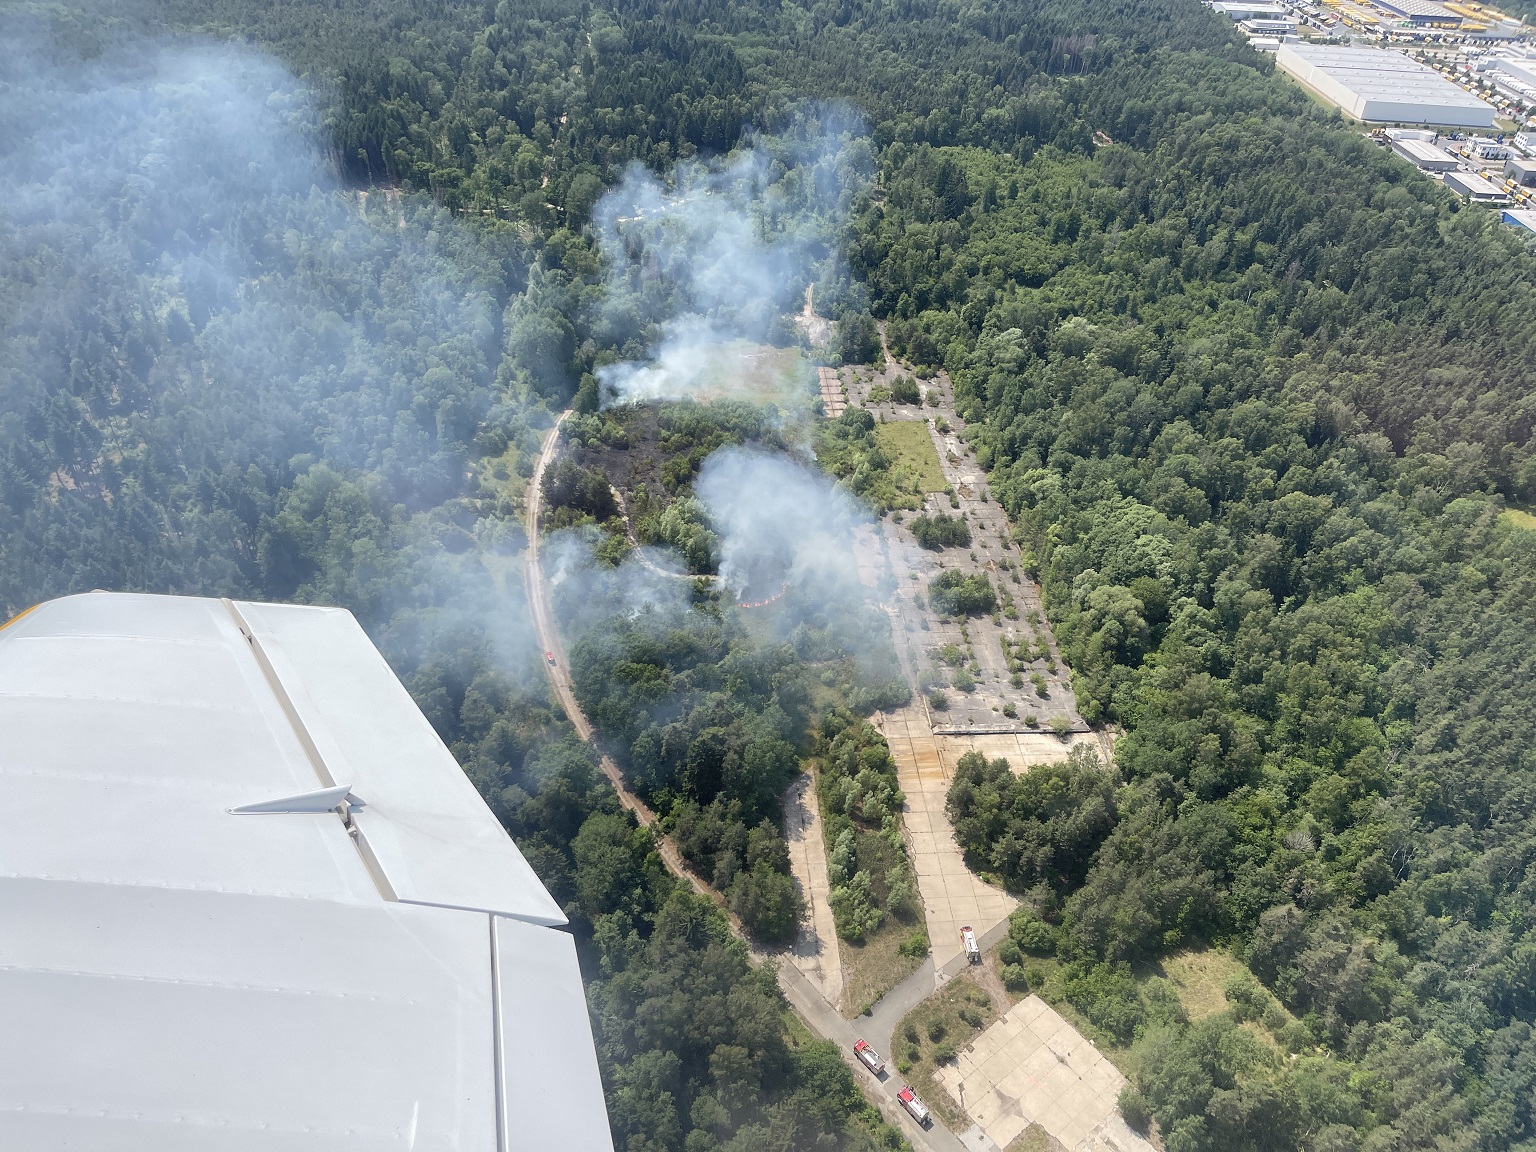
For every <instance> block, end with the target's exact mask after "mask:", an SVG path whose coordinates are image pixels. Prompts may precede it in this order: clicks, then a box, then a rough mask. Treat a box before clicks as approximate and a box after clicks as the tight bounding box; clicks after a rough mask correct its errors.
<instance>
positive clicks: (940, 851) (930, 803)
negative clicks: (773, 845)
mask: <svg viewBox="0 0 1536 1152" xmlns="http://www.w3.org/2000/svg"><path fill="white" fill-rule="evenodd" d="M875 719H876V723H877V725H878V726H879V728H880V731H881V732H882V733H883V734H884V735H885V739H886V742H887V743H888V744H889V745H890V748H891V757H892V758H893V759H894V760H895V761H896V779H897V782H898V783H899V784H900V785H901V790H902V792H904V793H905V794H906V797H907V803H906V809H905V812H904V819H905V823H906V831H907V842H908V845H909V847H910V849H911V854H912V870H913V872H914V873H915V874H916V876H917V888H918V892H919V893H920V894H921V895H922V898H923V914H924V916H925V918H926V920H927V923H928V939H929V941H930V942H931V944H932V948H933V962H934V965H935V967H937V968H943V967H944V965H945V964H947V963H949V961H951V960H953V959H954V958H956V957H957V956H959V955H960V953H961V951H962V945H961V943H960V928H961V926H962V925H966V924H968V925H970V926H971V927H972V928H974V929H975V930H976V934H977V935H978V936H980V935H983V934H985V933H986V931H987V930H988V929H990V928H991V927H992V926H993V925H995V924H997V923H999V922H1001V921H1003V920H1006V919H1007V918H1008V915H1009V914H1010V913H1011V912H1012V911H1013V910H1014V908H1016V907H1017V906H1018V901H1017V900H1015V899H1014V898H1013V897H1012V896H1009V895H1008V894H1007V893H1006V892H1004V891H1003V890H1002V889H1001V888H994V887H993V886H992V885H990V884H988V883H986V882H985V881H983V880H982V879H981V878H980V877H978V876H977V875H976V874H975V873H973V872H972V871H971V870H970V869H969V868H967V867H966V866H965V859H964V857H963V856H961V854H960V846H959V845H958V844H956V843H955V834H954V830H953V829H952V828H951V827H950V824H949V817H948V816H947V815H946V814H945V812H944V798H945V796H946V794H947V793H948V791H949V783H950V781H951V780H952V779H953V778H954V769H953V767H952V766H951V767H948V768H946V766H945V763H944V759H943V757H942V756H941V755H940V753H939V747H938V743H937V741H936V739H935V737H934V735H933V730H932V729H931V728H930V727H929V725H928V717H927V715H926V713H925V712H924V710H923V708H922V706H921V705H914V706H909V707H907V708H903V709H901V710H900V711H897V712H883V713H880V714H879V715H878V716H877V717H876V718H875Z"/></svg>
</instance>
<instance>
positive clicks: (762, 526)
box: [694, 448, 870, 603]
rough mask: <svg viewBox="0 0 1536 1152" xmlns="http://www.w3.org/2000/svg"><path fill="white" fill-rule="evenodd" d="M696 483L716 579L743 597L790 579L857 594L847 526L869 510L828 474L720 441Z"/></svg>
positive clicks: (842, 596) (769, 591)
mask: <svg viewBox="0 0 1536 1152" xmlns="http://www.w3.org/2000/svg"><path fill="white" fill-rule="evenodd" d="M694 491H695V492H697V493H698V496H699V499H700V500H702V501H703V502H704V506H705V508H706V509H708V511H709V517H710V521H711V522H712V524H713V525H714V529H715V533H716V535H717V536H718V537H719V541H720V543H719V553H720V579H721V581H722V582H723V583H724V584H725V586H726V587H727V588H729V589H730V590H731V591H732V592H733V593H735V594H736V595H737V596H739V597H740V598H742V599H747V600H760V599H763V598H765V597H767V596H771V595H774V594H775V593H777V592H778V591H779V590H780V588H781V587H782V586H783V585H784V584H786V583H788V584H791V585H796V586H809V587H812V588H814V589H815V590H816V592H817V594H818V595H820V596H822V597H824V598H826V599H827V600H828V601H829V602H830V603H835V602H836V601H838V600H842V601H845V602H846V601H849V600H853V601H862V600H863V599H864V595H865V594H864V589H863V588H862V587H861V585H860V584H859V574H858V566H857V564H856V563H855V561H854V557H853V551H852V546H853V529H854V527H855V526H856V525H857V524H859V523H861V522H866V521H868V520H869V519H870V517H869V514H868V513H867V512H866V511H865V510H864V509H862V508H860V507H859V506H858V505H857V504H856V503H855V502H854V500H853V499H852V498H851V497H850V496H849V495H848V494H847V493H846V492H844V491H842V490H841V489H838V488H835V487H833V485H832V483H831V481H830V480H828V479H827V477H826V476H824V475H822V474H821V473H818V472H813V471H811V470H810V469H809V468H807V467H805V466H804V465H803V464H799V463H797V462H795V461H794V460H792V459H790V458H789V457H787V456H784V455H770V454H768V453H765V452H755V451H750V450H745V449H740V448H722V449H720V450H719V451H718V452H715V453H714V454H712V455H711V456H710V457H709V459H707V460H705V461H704V467H703V468H702V469H701V470H700V472H699V478H698V480H697V481H696V482H695V484H694Z"/></svg>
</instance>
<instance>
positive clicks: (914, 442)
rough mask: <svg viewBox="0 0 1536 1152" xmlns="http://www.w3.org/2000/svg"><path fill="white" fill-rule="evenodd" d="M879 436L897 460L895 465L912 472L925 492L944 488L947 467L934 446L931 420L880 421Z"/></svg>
mask: <svg viewBox="0 0 1536 1152" xmlns="http://www.w3.org/2000/svg"><path fill="white" fill-rule="evenodd" d="M875 439H876V440H878V441H879V442H880V447H881V448H882V449H884V451H885V453H886V455H888V456H889V457H890V458H891V460H892V461H893V462H894V464H893V466H894V467H896V468H902V469H905V470H906V471H907V472H909V473H911V475H912V476H913V477H914V478H915V479H916V480H917V484H918V487H919V488H920V489H921V490H922V491H923V492H942V491H944V470H943V469H942V468H940V467H939V454H938V453H937V452H935V451H934V449H933V438H932V437H931V436H929V435H928V425H927V424H925V423H923V422H922V421H921V420H894V421H892V422H890V423H889V424H877V425H876V426H875Z"/></svg>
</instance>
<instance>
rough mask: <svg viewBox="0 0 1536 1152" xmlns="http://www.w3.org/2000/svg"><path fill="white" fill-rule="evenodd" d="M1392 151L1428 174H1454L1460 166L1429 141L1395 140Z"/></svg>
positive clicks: (1454, 158)
mask: <svg viewBox="0 0 1536 1152" xmlns="http://www.w3.org/2000/svg"><path fill="white" fill-rule="evenodd" d="M1392 151H1394V152H1396V153H1397V154H1398V155H1399V156H1401V157H1402V158H1403V159H1404V160H1409V161H1411V162H1413V163H1414V164H1416V165H1418V166H1419V167H1420V168H1422V169H1424V171H1426V172H1454V171H1456V168H1457V167H1458V164H1459V162H1458V161H1457V159H1456V157H1454V156H1452V155H1451V154H1450V153H1448V152H1447V151H1446V150H1445V149H1444V148H1441V147H1440V146H1439V145H1438V144H1431V143H1430V142H1429V141H1427V140H1394V141H1392Z"/></svg>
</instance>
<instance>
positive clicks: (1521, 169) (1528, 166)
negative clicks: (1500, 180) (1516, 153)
mask: <svg viewBox="0 0 1536 1152" xmlns="http://www.w3.org/2000/svg"><path fill="white" fill-rule="evenodd" d="M1504 179H1506V180H1513V181H1514V182H1515V183H1516V184H1518V185H1520V187H1522V188H1536V160H1522V159H1520V158H1519V157H1515V158H1512V159H1509V160H1506V161H1504Z"/></svg>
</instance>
